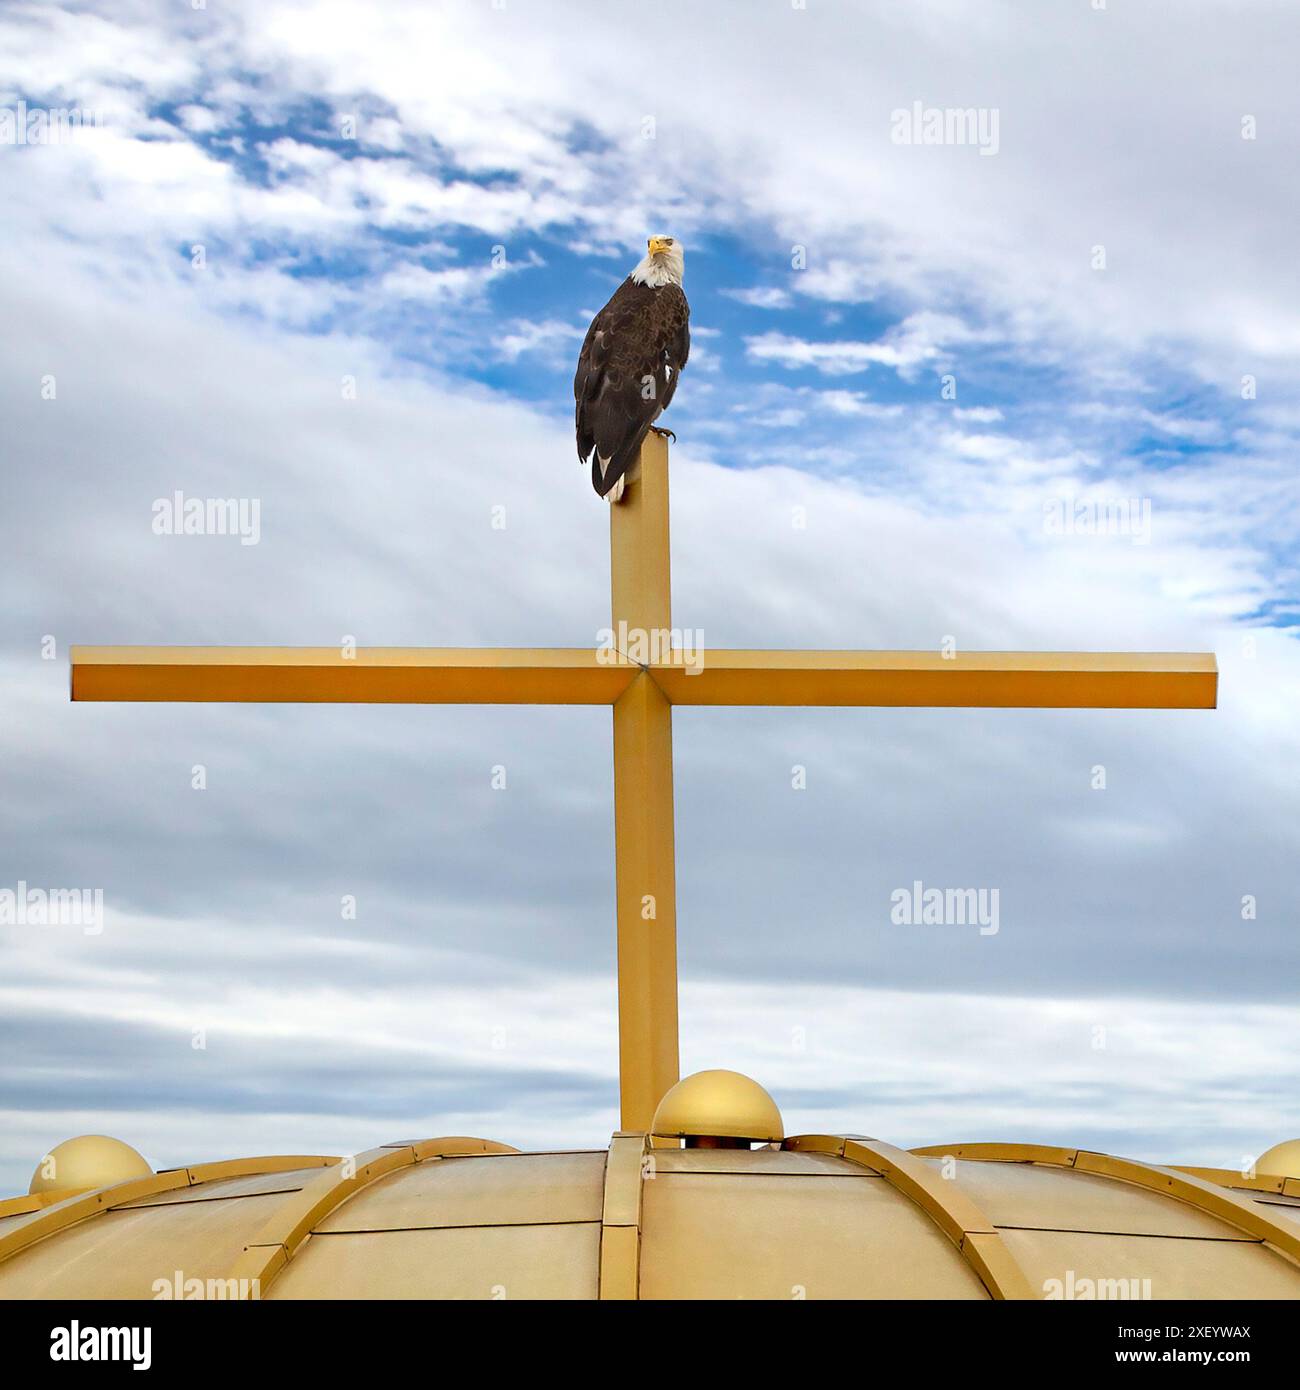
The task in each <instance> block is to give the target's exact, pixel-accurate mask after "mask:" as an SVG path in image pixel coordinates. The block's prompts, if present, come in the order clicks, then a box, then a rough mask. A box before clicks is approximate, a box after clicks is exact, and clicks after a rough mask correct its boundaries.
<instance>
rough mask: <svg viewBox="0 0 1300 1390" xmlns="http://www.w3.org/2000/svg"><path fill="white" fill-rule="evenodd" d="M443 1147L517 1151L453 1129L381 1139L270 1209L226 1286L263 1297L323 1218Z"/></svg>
mask: <svg viewBox="0 0 1300 1390" xmlns="http://www.w3.org/2000/svg"><path fill="white" fill-rule="evenodd" d="M443 1150H447V1151H448V1156H463V1155H467V1154H472V1153H481V1154H489V1153H496V1154H509V1153H516V1152H518V1150H516V1149H512V1148H511V1147H510V1145H508V1144H498V1143H496V1142H495V1141H494V1140H491V1139H470V1138H466V1137H464V1136H460V1135H457V1136H454V1137H450V1138H445V1139H423V1140H420V1141H419V1142H418V1143H415V1144H404V1145H402V1146H401V1147H400V1148H394V1147H393V1146H392V1145H391V1144H386V1145H381V1146H380V1147H379V1148H377V1149H369V1150H367V1151H366V1152H365V1153H361V1154H358V1155H357V1156H356V1159H355V1161H354V1163H347V1162H345V1161H344V1160H340V1161H339V1162H338V1163H336V1164H334V1165H333V1166H332V1167H330V1168H327V1169H326V1170H325V1172H323V1173H322V1174H321V1175H320V1177H318V1178H314V1179H312V1181H311V1182H309V1183H307V1185H306V1186H305V1187H303V1188H301V1189H300V1190H299V1191H297V1192H293V1193H290V1194H288V1195H289V1200H288V1201H285V1202H282V1203H281V1204H280V1205H279V1206H278V1207H277V1208H276V1209H275V1211H273V1212H272V1213H271V1215H270V1216H269V1217H268V1218H267V1219H266V1221H265V1223H264V1224H263V1225H262V1227H261V1229H260V1230H259V1231H258V1232H257V1234H256V1235H255V1236H254V1237H253V1239H252V1240H250V1241H249V1242H248V1243H247V1244H246V1245H245V1246H244V1249H243V1251H242V1253H241V1254H239V1255H237V1256H236V1257H235V1260H234V1261H233V1263H232V1264H231V1266H230V1269H229V1272H228V1273H227V1275H226V1278H227V1279H228V1280H229V1279H233V1280H235V1281H236V1282H235V1283H234V1284H230V1285H228V1286H227V1287H231V1288H237V1289H241V1290H247V1291H248V1297H249V1298H254V1297H255V1298H261V1297H262V1296H263V1294H265V1292H266V1290H267V1289H268V1288H269V1287H270V1286H271V1284H272V1283H273V1282H274V1281H275V1279H276V1278H277V1276H278V1275H279V1274H280V1272H281V1271H282V1270H283V1269H284V1267H285V1266H286V1265H287V1264H288V1263H289V1261H290V1260H292V1259H293V1257H294V1256H295V1255H296V1254H297V1253H298V1251H299V1250H300V1249H301V1248H302V1246H303V1245H304V1244H305V1243H306V1241H307V1239H308V1237H309V1236H310V1235H311V1234H312V1228H313V1227H314V1226H316V1225H317V1224H318V1223H319V1222H320V1221H321V1220H322V1218H324V1217H326V1216H328V1215H329V1214H330V1212H332V1211H334V1210H336V1209H337V1208H338V1207H341V1206H342V1205H343V1204H344V1203H345V1202H347V1201H349V1200H350V1199H351V1198H353V1197H355V1196H356V1195H357V1193H358V1192H361V1191H363V1190H364V1189H365V1188H367V1187H369V1186H370V1185H371V1184H372V1183H375V1182H378V1181H379V1179H380V1178H383V1177H387V1175H388V1174H389V1173H394V1172H397V1171H398V1170H399V1169H401V1168H411V1167H414V1166H415V1164H417V1163H427V1162H431V1161H432V1162H436V1161H438V1160H440V1159H441V1158H442V1157H443ZM345 1169H346V1170H349V1171H346V1172H345Z"/></svg>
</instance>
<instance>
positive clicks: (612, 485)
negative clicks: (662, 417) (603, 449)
mask: <svg viewBox="0 0 1300 1390" xmlns="http://www.w3.org/2000/svg"><path fill="white" fill-rule="evenodd" d="M649 428H650V427H649V426H648V425H647V426H646V428H645V429H642V430H638V431H637V433H636V434H635V435H634V436H633V437H632V438H631V439H630V440H628V442H627V443H626V444H624V445H623V447H622V448H621V449H616V450H615V451H614V453H613V455H612V456H611V457H610V458H608V459H606V460H604V461H602V459H601V457H600V450H599V449H596V450H594V451H593V452H592V455H591V485H592V487H594V488H595V489H596V495H597V496H598V497H607V498H609V500H610V501H611V502H617V501H619V500H620V499H621V498H622V496H623V490H624V487H625V485H626V484H627V483H630V482H631V481H632V480H633V479H634V478H635V476H636V466H637V464H638V462H639V461H640V458H641V441H642V440H643V439H644V438H645V437H646V434H647V433H648V432H649ZM616 489H617V491H618V496H617V497H615V496H614V495H613V494H614V492H615V490H616Z"/></svg>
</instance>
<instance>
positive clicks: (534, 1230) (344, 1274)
mask: <svg viewBox="0 0 1300 1390" xmlns="http://www.w3.org/2000/svg"><path fill="white" fill-rule="evenodd" d="M431 1166H437V1165H431ZM599 1293H600V1222H599V1221H598V1220H597V1221H594V1222H584V1223H581V1224H564V1225H555V1226H471V1227H468V1228H462V1229H449V1230H437V1229H425V1230H402V1231H377V1232H356V1233H351V1234H341V1235H314V1236H312V1237H311V1238H310V1239H309V1240H308V1241H307V1244H306V1245H305V1246H304V1247H303V1248H302V1249H301V1250H300V1251H299V1252H298V1255H297V1257H296V1258H295V1259H294V1260H293V1261H292V1262H291V1263H290V1264H289V1265H288V1266H287V1267H286V1268H285V1270H284V1273H283V1274H281V1275H280V1277H279V1278H278V1279H276V1281H275V1282H274V1283H273V1284H272V1285H271V1287H270V1288H269V1289H268V1290H267V1292H266V1298H267V1299H268V1300H270V1299H281V1298H296V1299H309V1298H321V1299H369V1298H399V1299H413V1298H457V1299H462V1298H484V1299H498V1298H507V1299H530V1298H539V1299H594V1298H597V1297H599Z"/></svg>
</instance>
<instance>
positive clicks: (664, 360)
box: [573, 236, 691, 502]
mask: <svg viewBox="0 0 1300 1390" xmlns="http://www.w3.org/2000/svg"><path fill="white" fill-rule="evenodd" d="M647 247H648V249H647V251H646V254H645V257H644V258H643V259H642V261H641V262H640V264H639V265H638V266H637V267H636V269H635V270H634V271H633V272H632V273H631V275H629V276H628V277H627V279H626V280H624V281H623V283H622V284H621V285H620V286H619V287H618V289H616V290H615V291H614V294H613V297H612V298H611V299H610V301H609V303H608V304H606V305H605V307H604V308H603V309H602V310H601V311H600V313H598V314H597V315H596V317H595V318H594V319H592V321H591V327H590V328H589V329H588V330H587V336H586V338H585V339H584V340H583V344H582V351H581V352H580V353H579V354H578V371H577V374H576V375H575V376H574V378H573V399H574V401H575V408H574V412H573V414H574V425H575V426H576V429H577V436H578V458H579V459H581V460H582V462H583V463H586V462H587V459H588V458H590V459H591V485H592V487H594V488H595V489H596V495H597V497H608V498H609V500H610V501H611V502H617V501H619V500H620V498H621V497H622V496H623V488H624V485H625V483H626V482H627V481H630V479H629V470H630V469H633V468H634V467H635V465H636V461H637V457H638V455H639V454H640V451H641V441H642V440H643V439H645V437H646V435H647V433H649V431H650V430H654V431H655V433H656V434H668V433H669V431H667V430H660V429H658V428H656V426H655V423H654V422H655V421H656V420H657V419H658V418H659V416H660V415H661V414H662V413H663V412H664V410H666V409H667V407H668V403H669V401H671V400H672V398H673V393H674V392H675V391H676V390H677V378H678V375H679V374H680V373H681V370H682V368H683V367H684V366H685V365H686V359H687V357H688V356H689V355H690V351H691V334H690V328H689V326H688V320H689V319H690V314H691V310H690V305H688V304H687V302H686V296H685V295H684V294H683V293H682V271H683V269H684V265H683V258H682V247H681V243H680V242H678V241H674V240H673V238H672V237H670V236H652V237H651V238H650V240H649V241H648V242H647Z"/></svg>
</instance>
